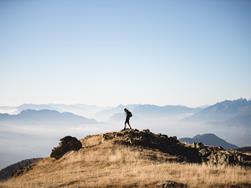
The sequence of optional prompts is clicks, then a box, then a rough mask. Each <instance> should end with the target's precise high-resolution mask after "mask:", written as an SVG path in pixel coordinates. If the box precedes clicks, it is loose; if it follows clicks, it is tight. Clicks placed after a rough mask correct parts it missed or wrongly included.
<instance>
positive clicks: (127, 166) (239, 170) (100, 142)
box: [0, 130, 251, 188]
mask: <svg viewBox="0 0 251 188" xmlns="http://www.w3.org/2000/svg"><path fill="white" fill-rule="evenodd" d="M67 138H69V137H67ZM80 141H81V143H82V148H81V149H79V150H78V151H70V152H67V153H66V154H64V155H63V156H62V157H61V158H59V159H58V160H56V159H54V158H50V157H48V158H44V159H42V160H40V161H39V162H37V163H36V164H35V165H34V166H32V168H31V169H30V170H28V171H26V172H25V173H23V174H22V175H19V176H16V177H13V178H10V179H9V180H7V181H5V182H2V183H0V187H25V188H26V187H27V188H29V187H164V186H166V187H201V186H202V185H203V187H212V186H214V187H215V186H216V187H217V186H230V185H238V186H240V187H245V186H246V187H247V186H251V169H250V168H244V167H241V166H239V165H238V164H244V163H240V162H241V161H242V160H244V161H245V160H247V158H244V157H245V155H242V154H241V153H238V152H235V153H234V154H233V153H231V152H230V151H225V150H222V149H220V148H218V149H217V148H208V147H205V146H203V145H186V144H183V143H180V142H179V141H178V140H177V139H176V137H168V136H166V135H162V134H154V133H151V132H150V131H149V130H144V131H138V130H124V131H120V132H110V133H106V134H100V135H92V136H87V137H85V138H84V139H81V140H80ZM61 146H62V145H61V144H60V145H59V147H61ZM201 150H204V151H208V152H211V154H208V155H209V156H211V155H213V156H216V155H217V156H218V158H219V159H223V158H224V157H223V158H220V157H219V156H220V155H219V153H221V155H222V156H225V157H226V160H225V162H226V161H227V159H230V158H231V160H232V161H228V162H229V163H230V162H232V163H233V164H236V165H237V166H228V165H224V166H222V165H217V166H216V165H215V166H213V165H207V164H206V163H208V162H210V164H211V162H212V161H210V158H209V159H208V161H205V160H206V158H205V156H204V158H203V157H202V156H203V155H204V154H202V153H201ZM237 154H238V155H237ZM229 156H231V157H230V158H228V157H229ZM235 156H239V157H241V158H242V160H241V161H240V160H239V159H237V158H238V157H236V158H235ZM246 157H247V156H246ZM224 159H225V158H224ZM249 159H250V158H249ZM203 161H204V162H206V163H204V162H203ZM181 162H182V163H181ZM189 162H192V163H189ZM217 162H218V163H219V164H220V161H217ZM224 164H226V163H224ZM247 164H248V163H247Z"/></svg>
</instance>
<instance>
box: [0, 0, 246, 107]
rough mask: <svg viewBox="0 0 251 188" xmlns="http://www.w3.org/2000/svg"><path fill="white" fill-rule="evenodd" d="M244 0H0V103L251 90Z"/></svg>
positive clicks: (208, 95) (163, 98) (127, 100)
mask: <svg viewBox="0 0 251 188" xmlns="http://www.w3.org/2000/svg"><path fill="white" fill-rule="evenodd" d="M250 20H251V1H247V0H239V1H234V0H230V1H226V0H221V1H215V0H211V1H209V0H205V1H185V0H184V1H182V0H178V1H164V0H163V1H161V0H157V1H149V0H145V1H141V0H136V1H133V0H126V1H112V0H108V1H102V0H94V1H78V0H74V1H59V0H55V1H49V0H45V1H39V0H38V1H31V0H23V1H17V0H11V1H7V0H1V1H0V67H1V68H0V87H1V95H0V106H4V105H6V106H15V105H20V104H23V103H36V104H42V103H64V104H73V103H82V104H94V105H99V106H100V105H101V106H111V105H118V104H133V103H151V104H158V105H167V104H175V105H176V104H180V105H186V106H192V107H195V106H200V105H206V104H213V103H216V102H218V101H222V100H225V99H230V100H232V99H238V98H247V99H250V98H251V87H250V83H251V76H250V73H251V21H250Z"/></svg>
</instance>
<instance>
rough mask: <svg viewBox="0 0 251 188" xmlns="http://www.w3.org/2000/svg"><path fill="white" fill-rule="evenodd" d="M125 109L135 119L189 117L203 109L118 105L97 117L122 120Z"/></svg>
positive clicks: (175, 106)
mask: <svg viewBox="0 0 251 188" xmlns="http://www.w3.org/2000/svg"><path fill="white" fill-rule="evenodd" d="M124 108H128V109H129V110H130V111H132V113H133V114H134V117H163V116H166V117H168V116H179V115H188V114H193V113H196V112H199V111H200V110H201V108H190V107H186V106H181V105H166V106H158V105H152V104H130V105H118V106H116V107H114V108H109V109H105V110H102V111H100V112H98V113H96V116H97V117H101V118H103V117H109V118H110V119H112V120H120V119H121V118H122V117H123V116H124Z"/></svg>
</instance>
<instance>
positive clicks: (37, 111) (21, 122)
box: [0, 99, 251, 168]
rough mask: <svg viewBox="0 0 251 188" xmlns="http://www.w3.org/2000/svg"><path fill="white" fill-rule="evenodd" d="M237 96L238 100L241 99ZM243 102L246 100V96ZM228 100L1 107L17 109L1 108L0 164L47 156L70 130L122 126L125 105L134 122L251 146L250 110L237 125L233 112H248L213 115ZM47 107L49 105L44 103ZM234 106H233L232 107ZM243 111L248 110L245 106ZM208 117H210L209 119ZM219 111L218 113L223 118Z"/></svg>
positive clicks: (76, 133)
mask: <svg viewBox="0 0 251 188" xmlns="http://www.w3.org/2000/svg"><path fill="white" fill-rule="evenodd" d="M233 102H234V106H236V101H233ZM233 102H231V103H229V102H227V105H228V106H229V105H230V107H231V105H232V103H233ZM237 102H239V101H237ZM240 103H241V105H242V104H243V101H242V99H241V102H240ZM223 104H224V105H226V102H223V103H220V104H218V103H217V105H216V106H215V105H212V106H211V107H207V108H205V109H204V108H188V107H182V106H164V107H159V106H155V105H127V106H123V105H119V106H116V107H108V108H99V107H96V106H90V105H89V106H84V105H82V106H81V105H78V106H77V107H76V108H74V106H67V105H66V106H65V105H61V107H62V106H63V108H62V109H61V108H60V105H56V106H55V105H54V106H53V105H52V106H50V105H49V106H48V105H45V106H42V107H39V105H38V106H35V107H34V106H32V105H28V106H26V108H24V106H22V107H21V108H18V107H17V108H16V109H15V108H6V107H5V108H2V109H1V112H4V110H7V111H6V113H8V112H12V113H9V114H6V113H5V114H3V113H1V114H0V155H1V160H0V168H4V167H5V166H8V165H10V164H13V163H15V162H17V161H20V160H23V159H28V158H33V157H47V156H49V155H50V152H51V149H52V148H53V147H55V146H57V145H58V143H59V139H60V138H62V137H64V136H67V135H71V136H75V137H77V138H79V139H80V138H83V137H85V136H86V135H89V134H99V133H104V132H108V131H120V130H122V129H123V128H124V121H125V113H124V110H123V109H124V108H125V107H127V108H128V109H130V110H131V111H132V113H133V117H132V118H131V126H132V128H136V129H139V130H142V129H149V130H151V131H152V132H154V133H162V134H167V135H168V136H177V137H178V138H181V137H193V136H195V135H198V134H204V133H213V134H216V135H217V136H218V137H220V138H222V139H224V140H225V141H227V142H229V143H232V144H235V145H237V146H240V147H242V146H250V145H251V139H250V138H251V126H250V121H249V117H250V116H249V115H246V114H249V112H250V111H248V113H247V112H245V114H244V115H245V118H241V121H239V122H238V123H236V126H235V125H233V124H230V123H228V122H229V119H230V120H231V118H232V117H234V119H235V120H236V119H238V120H239V119H240V117H244V116H243V114H239V112H235V113H236V114H234V115H231V114H230V115H229V114H228V119H227V120H226V118H222V117H221V118H222V119H224V121H216V119H213V118H214V116H213V115H212V112H215V108H216V107H217V109H222V108H218V107H219V105H223ZM245 105H246V103H245ZM248 105H250V101H247V105H246V106H244V107H245V109H248V108H247V106H248ZM46 107H47V109H45V108H46ZM212 109H213V110H212ZM224 110H226V108H224ZM232 111H233V110H232V109H231V113H232ZM242 112H243V110H241V113H242ZM225 113H227V112H226V111H224V113H223V114H225ZM205 114H206V117H207V120H206V121H201V119H202V118H201V117H203V118H204V117H205ZM217 114H219V112H217ZM88 115H89V116H88ZM209 115H210V116H209ZM198 117H199V118H200V119H199V118H198ZM209 117H210V121H208V119H209ZM219 117H220V116H217V118H218V119H219ZM236 117H238V118H236ZM247 117H248V118H247ZM195 118H196V119H195ZM198 119H199V121H198ZM218 119H217V120H218ZM243 120H245V121H243ZM243 122H244V123H243Z"/></svg>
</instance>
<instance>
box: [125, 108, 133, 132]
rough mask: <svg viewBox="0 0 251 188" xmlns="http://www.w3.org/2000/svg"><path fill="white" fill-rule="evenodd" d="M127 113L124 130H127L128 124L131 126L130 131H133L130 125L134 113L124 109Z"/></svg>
mask: <svg viewBox="0 0 251 188" xmlns="http://www.w3.org/2000/svg"><path fill="white" fill-rule="evenodd" d="M124 111H125V113H126V120H125V127H124V129H126V124H128V125H129V127H130V129H132V127H131V125H130V122H129V121H130V118H131V117H132V112H130V111H129V110H128V109H126V108H125V109H124Z"/></svg>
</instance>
